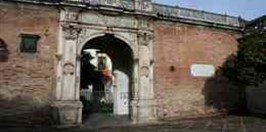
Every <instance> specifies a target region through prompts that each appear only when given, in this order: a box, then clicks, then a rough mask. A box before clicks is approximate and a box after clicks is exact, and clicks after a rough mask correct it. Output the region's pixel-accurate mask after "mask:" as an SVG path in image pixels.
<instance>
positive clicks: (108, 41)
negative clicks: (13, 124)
mask: <svg viewBox="0 0 266 132" xmlns="http://www.w3.org/2000/svg"><path fill="white" fill-rule="evenodd" d="M76 12H80V11H78V10H73V9H72V8H70V9H66V10H65V11H64V12H63V13H62V14H64V15H65V16H69V15H67V14H72V15H73V14H75V13H76ZM78 15H79V17H80V16H82V18H89V17H95V13H93V14H90V12H85V13H79V14H78ZM105 15H106V14H98V15H97V17H99V16H100V17H99V19H102V18H103V19H102V20H103V21H105V20H106V19H104V18H106V17H110V18H109V19H111V20H113V22H114V23H110V21H107V22H106V23H105V24H106V25H97V24H96V23H95V24H94V25H93V26H91V25H90V23H94V22H95V20H92V19H87V20H86V21H84V22H86V23H87V24H86V25H84V24H82V23H74V22H73V20H71V19H72V17H71V18H68V17H63V18H62V22H61V26H60V32H59V38H60V41H59V42H60V43H59V46H58V54H57V59H58V64H57V82H56V91H55V93H56V96H55V97H56V99H55V100H56V101H55V102H54V103H53V114H54V117H55V119H56V121H57V123H58V124H60V125H77V124H80V123H82V109H83V108H84V107H86V110H92V109H94V110H95V105H87V104H85V103H84V97H81V96H83V95H84V94H86V93H84V89H87V88H88V87H90V88H91V87H94V88H95V89H97V88H96V87H101V86H98V85H100V83H101V81H99V80H101V79H99V78H98V82H97V81H95V77H96V75H93V73H91V74H90V75H87V74H86V73H84V72H87V71H86V70H84V66H83V69H82V68H81V67H82V64H83V63H84V62H83V61H82V60H83V57H84V50H86V49H87V50H91V49H95V50H97V51H99V53H104V54H106V55H107V56H109V57H110V60H111V61H110V62H112V68H113V69H112V70H111V73H112V75H113V76H117V77H115V78H117V80H120V81H121V80H122V82H127V79H126V78H128V84H121V83H119V82H117V80H116V82H115V83H116V84H115V85H114V86H117V87H125V86H128V93H129V94H128V95H127V96H128V97H127V100H128V105H125V106H119V104H117V102H119V101H117V98H116V97H117V96H118V95H117V94H115V93H113V94H112V96H114V97H113V99H114V100H113V101H117V102H113V103H114V105H113V106H114V107H113V108H112V111H113V112H114V114H119V113H124V114H128V115H130V119H131V120H132V121H133V122H134V123H143V122H150V121H154V120H155V119H156V112H155V102H154V92H153V37H152V36H153V31H152V30H150V29H152V27H151V23H149V21H148V20H147V19H144V18H141V17H140V18H138V19H132V18H130V19H128V18H126V17H124V18H116V17H115V16H105ZM75 18H76V17H75ZM115 19H117V20H119V21H122V22H123V21H125V22H127V23H128V24H126V26H129V27H130V26H131V27H130V28H125V27H124V26H125V23H119V22H116V20H115ZM123 19H125V20H123ZM78 21H82V19H81V20H78ZM131 23H132V24H131ZM136 23H140V24H139V25H136ZM121 24H122V25H121ZM110 25H112V26H110ZM120 26H121V28H120ZM132 26H133V27H132ZM85 69H86V68H85ZM99 77H100V78H102V75H101V74H99ZM93 78H94V82H93V81H92V80H93ZM96 80H97V79H96ZM84 82H85V83H84ZM86 82H92V83H86ZM96 84H97V85H96ZM114 89H115V88H114ZM98 90H99V89H98ZM85 91H86V90H85ZM122 91H123V90H122ZM126 91H127V90H124V92H126ZM80 92H81V94H80ZM82 92H83V93H82ZM120 92H121V91H120ZM94 94H95V93H94ZM104 95H106V93H105V94H104ZM120 95H121V94H120ZM99 96H101V97H104V96H102V95H100V94H99V95H97V97H99ZM106 97H107V95H106ZM108 97H109V95H108ZM109 98H110V97H109ZM127 100H122V101H127ZM98 101H99V100H98ZM100 101H106V100H104V99H102V100H101V99H100ZM120 101H121V100H120ZM82 102H83V103H82ZM92 102H93V103H95V102H94V101H93V100H92ZM96 102H97V101H96ZM85 105H86V106H85ZM115 105H116V106H115ZM122 107H123V108H122ZM126 108H127V109H126ZM98 110H99V109H98ZM121 111H122V112H121ZM127 111H128V112H127ZM83 112H84V109H83Z"/></svg>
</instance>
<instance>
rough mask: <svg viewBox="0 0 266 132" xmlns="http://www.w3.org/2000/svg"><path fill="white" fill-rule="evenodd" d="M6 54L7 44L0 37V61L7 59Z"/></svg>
mask: <svg viewBox="0 0 266 132" xmlns="http://www.w3.org/2000/svg"><path fill="white" fill-rule="evenodd" d="M8 54H9V52H8V49H7V45H6V43H5V42H4V40H2V39H1V38H0V62H6V61H7V60H8Z"/></svg>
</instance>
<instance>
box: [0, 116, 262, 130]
mask: <svg viewBox="0 0 266 132" xmlns="http://www.w3.org/2000/svg"><path fill="white" fill-rule="evenodd" d="M93 125H95V124H93ZM99 126H100V125H98V127H96V128H93V127H92V126H89V124H84V125H83V126H81V127H78V128H67V129H62V128H61V129H56V128H52V127H44V126H18V125H9V126H6V125H5V126H1V125H0V131H1V132H16V131H21V132H50V131H51V132H266V119H262V118H256V117H244V116H240V117H239V116H226V117H213V118H200V119H182V120H181V119H176V120H171V121H161V122H160V123H156V124H150V125H132V124H131V125H122V126H120V125H117V126H100V127H99Z"/></svg>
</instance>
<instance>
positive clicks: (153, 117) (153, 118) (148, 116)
mask: <svg viewBox="0 0 266 132" xmlns="http://www.w3.org/2000/svg"><path fill="white" fill-rule="evenodd" d="M131 105H132V109H134V110H135V113H134V114H133V115H132V116H131V118H132V120H133V123H134V124H149V123H155V122H157V114H156V106H155V104H154V100H138V101H132V104H131Z"/></svg>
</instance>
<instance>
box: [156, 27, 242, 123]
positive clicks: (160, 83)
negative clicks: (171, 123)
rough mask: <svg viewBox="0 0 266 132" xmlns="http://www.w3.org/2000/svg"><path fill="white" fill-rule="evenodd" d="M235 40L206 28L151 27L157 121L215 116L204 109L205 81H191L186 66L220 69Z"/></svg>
mask: <svg viewBox="0 0 266 132" xmlns="http://www.w3.org/2000/svg"><path fill="white" fill-rule="evenodd" d="M239 36H240V35H239V33H237V32H235V33H234V32H229V31H225V30H222V29H215V28H209V27H202V26H195V25H188V24H179V23H170V22H169V23H167V22H157V23H156V24H155V98H156V100H157V105H158V106H157V112H158V116H159V118H166V117H167V118H168V117H194V116H197V117H198V116H201V115H202V116H205V115H208V114H210V113H213V112H215V110H213V109H212V108H210V107H206V106H205V103H206V97H205V94H204V92H205V90H206V81H207V80H208V79H209V78H203V77H192V76H191V74H190V66H191V64H211V65H214V66H215V67H216V68H217V67H219V66H221V65H222V64H223V62H224V61H225V60H226V58H227V57H228V56H229V55H230V54H232V53H235V51H236V50H237V44H238V43H237V39H236V38H237V37H239ZM171 67H172V68H171ZM221 91H223V90H221Z"/></svg>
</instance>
